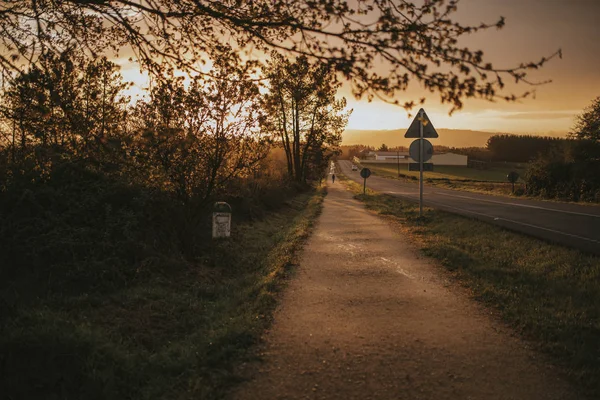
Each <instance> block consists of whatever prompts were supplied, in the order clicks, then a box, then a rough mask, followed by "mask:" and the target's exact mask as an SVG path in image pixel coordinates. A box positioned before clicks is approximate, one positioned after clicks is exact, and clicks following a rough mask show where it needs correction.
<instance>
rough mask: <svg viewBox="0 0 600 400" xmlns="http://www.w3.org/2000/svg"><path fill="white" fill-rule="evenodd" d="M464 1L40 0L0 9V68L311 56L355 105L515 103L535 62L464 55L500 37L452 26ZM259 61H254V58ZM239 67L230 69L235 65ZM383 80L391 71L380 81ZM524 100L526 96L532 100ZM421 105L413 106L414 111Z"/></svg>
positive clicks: (193, 65) (153, 66)
mask: <svg viewBox="0 0 600 400" xmlns="http://www.w3.org/2000/svg"><path fill="white" fill-rule="evenodd" d="M458 4H459V0H430V1H427V2H424V3H422V2H416V1H405V0H390V1H380V0H359V1H356V2H350V1H347V0H328V1H314V0H301V1H298V0H278V1H272V0H257V1H251V2H248V1H240V0H225V1H218V2H214V1H197V0H178V1H171V0H153V1H147V2H132V1H128V0H112V1H108V0H96V1H86V0H67V1H51V0H40V1H34V2H10V3H7V4H5V5H3V6H2V12H1V13H0V29H1V30H2V38H3V40H2V42H1V46H2V51H0V65H1V66H2V67H3V68H4V69H8V70H12V71H14V70H19V69H20V68H21V67H22V66H23V65H28V64H30V63H36V62H38V60H39V58H40V57H43V54H45V53H46V52H48V51H51V52H55V53H61V52H63V51H65V50H69V49H77V51H78V52H80V53H81V54H82V55H84V56H86V57H91V58H96V57H97V56H98V55H99V54H102V53H103V52H107V51H109V50H112V52H113V53H119V52H121V53H124V54H126V55H130V54H133V57H132V58H134V59H135V60H137V61H139V62H140V63H141V64H142V65H143V66H145V67H147V68H149V69H150V70H152V71H155V72H160V71H161V69H162V67H163V66H164V63H169V64H170V65H171V66H172V67H176V68H178V69H182V70H193V69H196V70H198V64H201V63H203V62H205V61H206V60H207V55H208V54H209V53H211V52H213V51H218V52H221V51H222V52H228V51H229V50H230V49H231V48H232V46H233V48H234V50H245V51H246V52H247V53H248V54H249V55H250V56H251V57H254V58H255V59H256V58H258V57H257V56H256V55H252V50H253V49H258V50H259V51H261V52H263V53H268V52H269V51H271V50H276V51H277V52H279V53H280V54H287V55H295V56H300V55H303V56H306V57H309V58H310V59H312V60H313V61H315V60H319V61H321V62H323V63H325V64H327V65H329V66H330V67H331V68H332V69H333V70H335V71H337V72H339V73H340V74H341V75H343V76H344V78H345V79H347V80H348V81H349V82H350V83H351V86H352V92H353V93H354V95H356V96H358V97H360V96H364V95H366V96H367V97H368V98H369V99H370V98H373V97H374V96H379V97H381V98H383V99H385V100H387V101H390V102H394V103H398V101H397V100H396V95H397V93H398V92H401V91H403V90H405V89H406V88H407V87H408V85H409V84H410V82H412V81H416V82H419V83H421V84H422V85H423V87H424V88H425V89H427V90H429V91H431V92H438V93H439V94H440V98H441V101H442V102H443V103H449V104H450V105H451V106H452V109H453V110H454V109H458V108H461V107H462V104H463V100H464V99H465V98H470V97H479V98H484V99H488V100H492V99H496V98H504V99H506V100H509V101H510V100H515V99H516V98H518V97H520V96H515V95H514V94H506V93H503V88H504V80H505V79H506V78H509V79H511V80H516V81H517V82H519V81H524V82H529V81H528V76H527V73H528V72H529V71H531V70H535V69H537V68H539V67H541V66H542V65H544V64H545V63H546V62H547V61H548V60H549V59H550V58H552V57H554V56H557V55H560V51H558V52H557V53H555V54H554V55H552V56H550V57H543V58H541V59H540V60H539V61H538V62H527V63H521V64H519V65H516V66H514V67H512V68H496V67H494V66H493V65H492V64H491V63H489V62H487V61H486V60H485V58H484V56H483V52H482V51H481V50H471V49H468V48H465V47H464V46H462V45H461V42H462V41H463V38H464V37H466V36H468V35H471V34H474V33H476V32H479V31H482V30H486V29H493V28H502V27H503V26H504V23H505V22H504V19H503V18H500V19H499V20H498V21H497V22H493V23H490V24H486V23H481V24H479V25H474V26H468V25H462V24H460V23H458V22H456V21H454V20H453V18H454V14H455V13H456V11H457V9H458ZM254 54H257V52H254ZM231 61H233V60H231ZM378 71H384V72H383V73H380V72H378ZM524 95H527V93H525V94H524ZM414 104H415V102H414V101H406V102H405V103H404V106H405V107H407V108H409V107H412V106H413V105H414Z"/></svg>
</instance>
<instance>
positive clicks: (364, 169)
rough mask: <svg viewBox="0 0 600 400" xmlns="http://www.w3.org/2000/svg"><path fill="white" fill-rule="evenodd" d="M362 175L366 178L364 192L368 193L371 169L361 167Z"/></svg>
mask: <svg viewBox="0 0 600 400" xmlns="http://www.w3.org/2000/svg"><path fill="white" fill-rule="evenodd" d="M360 176H361V177H362V178H363V179H364V180H365V181H364V183H363V194H366V193H367V178H368V177H370V176H371V170H370V169H369V168H363V169H361V170H360Z"/></svg>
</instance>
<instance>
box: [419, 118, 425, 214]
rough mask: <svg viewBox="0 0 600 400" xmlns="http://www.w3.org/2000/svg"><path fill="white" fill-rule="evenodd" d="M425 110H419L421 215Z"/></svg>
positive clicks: (421, 206)
mask: <svg viewBox="0 0 600 400" xmlns="http://www.w3.org/2000/svg"><path fill="white" fill-rule="evenodd" d="M423 112H424V111H423V110H421V111H420V112H419V114H420V115H419V116H420V117H421V118H420V119H419V121H420V123H419V125H420V128H421V129H420V138H421V140H420V141H419V142H420V143H419V217H422V216H423V158H425V157H424V155H423Z"/></svg>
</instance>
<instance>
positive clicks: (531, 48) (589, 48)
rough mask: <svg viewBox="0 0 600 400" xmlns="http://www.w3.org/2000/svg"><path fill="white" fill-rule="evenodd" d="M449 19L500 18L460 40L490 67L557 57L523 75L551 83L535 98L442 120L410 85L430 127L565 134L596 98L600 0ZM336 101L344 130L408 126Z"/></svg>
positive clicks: (484, 5)
mask: <svg viewBox="0 0 600 400" xmlns="http://www.w3.org/2000/svg"><path fill="white" fill-rule="evenodd" d="M417 1H419V0H417ZM455 16H456V18H457V19H458V20H459V21H460V22H462V23H471V24H475V25H477V24H479V23H480V22H488V23H489V22H495V21H497V20H498V18H499V17H500V16H504V17H505V18H506V26H505V27H504V28H503V29H501V30H496V29H491V30H489V31H486V32H480V33H477V34H474V35H472V36H470V37H469V38H468V39H467V40H466V41H465V42H464V44H465V45H467V46H469V47H470V48H471V49H481V50H483V51H484V56H485V59H486V60H488V61H491V62H493V63H494V65H495V67H498V68H504V67H514V66H516V65H518V64H519V63H521V62H527V61H538V60H539V59H540V58H541V57H542V56H549V55H551V54H552V53H554V52H555V51H556V50H558V49H559V48H560V49H562V51H563V59H554V60H552V61H551V62H550V63H548V64H546V66H545V67H544V68H543V69H542V70H540V71H536V72H535V73H533V74H531V75H530V79H532V80H536V81H545V80H548V79H552V80H553V82H552V83H549V84H545V85H542V86H538V87H536V88H535V89H536V92H537V93H536V97H535V99H532V98H528V99H525V100H522V101H519V102H517V103H506V102H496V103H491V102H487V101H482V100H471V101H467V102H466V103H465V106H464V108H463V110H461V111H458V112H455V113H454V114H453V115H452V116H449V115H448V112H449V110H450V106H448V105H441V104H440V102H439V100H438V96H437V95H436V94H431V93H429V92H425V91H423V90H421V88H420V87H419V85H418V84H414V85H412V87H411V88H410V89H409V90H408V91H407V92H405V93H401V94H400V95H399V96H398V100H399V101H400V102H401V103H403V102H405V101H407V100H411V99H412V100H417V99H419V98H421V97H424V96H425V97H426V99H427V102H426V103H425V106H424V108H425V110H426V111H427V113H428V115H429V117H430V118H431V120H432V122H433V123H434V125H435V126H436V127H439V128H453V129H472V130H486V131H499V132H514V133H548V132H554V133H558V132H561V133H566V132H568V131H569V130H570V128H571V127H572V126H573V123H574V118H575V116H576V115H577V114H578V113H581V111H582V109H583V108H584V107H586V106H588V105H589V104H590V103H591V101H592V100H593V99H594V98H596V97H598V96H600V22H599V21H597V18H598V16H600V0H461V1H460V3H459V10H458V12H457V13H456V14H455ZM123 61H124V60H123ZM121 65H122V67H123V69H122V72H123V75H124V77H125V79H126V80H129V81H136V82H138V85H137V86H138V89H137V92H139V87H143V86H146V84H145V83H141V82H144V81H145V79H141V77H140V73H139V70H138V68H139V67H137V66H133V65H131V64H129V63H127V62H123V63H122V64H121ZM513 89H514V90H513V91H512V92H513V93H515V94H519V93H522V92H525V91H529V90H531V89H532V87H530V86H527V85H524V84H520V85H518V86H516V87H514V88H513ZM132 92H133V93H135V92H136V89H135V88H134V89H133V90H132ZM340 95H343V96H345V97H346V98H347V100H348V105H349V107H351V108H353V109H354V112H353V114H352V116H351V117H350V120H349V123H348V129H397V128H406V127H407V126H408V125H409V124H410V120H409V118H408V117H407V112H406V111H405V110H404V109H402V108H400V107H397V106H392V105H389V104H385V103H381V102H377V101H373V102H371V103H368V102H367V101H366V100H360V101H357V100H355V99H354V98H353V96H352V95H351V94H350V91H349V90H348V89H347V88H346V87H345V88H343V89H342V91H341V92H340ZM413 111H417V109H415V110H413ZM411 119H412V118H411Z"/></svg>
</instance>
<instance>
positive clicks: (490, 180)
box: [361, 161, 525, 196]
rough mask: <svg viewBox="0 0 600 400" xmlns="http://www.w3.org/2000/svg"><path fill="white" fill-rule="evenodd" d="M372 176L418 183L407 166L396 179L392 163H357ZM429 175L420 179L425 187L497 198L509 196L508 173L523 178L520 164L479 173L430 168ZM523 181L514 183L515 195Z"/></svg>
mask: <svg viewBox="0 0 600 400" xmlns="http://www.w3.org/2000/svg"><path fill="white" fill-rule="evenodd" d="M361 164H362V165H363V166H365V167H368V168H369V169H370V170H371V171H372V172H373V173H374V174H376V175H379V176H382V177H386V178H393V179H407V180H418V179H419V172H418V171H408V165H406V164H400V176H398V166H397V165H396V164H380V163H369V162H368V161H367V162H365V161H361ZM433 168H434V171H433V172H427V171H425V172H423V177H424V178H425V181H426V182H427V184H428V185H433V186H440V187H445V188H449V189H458V190H464V191H470V192H477V193H492V194H497V195H504V196H511V195H513V194H512V184H511V183H510V182H508V181H507V178H506V176H507V175H508V173H509V172H510V171H516V172H517V173H519V175H521V176H522V175H523V174H524V171H525V167H524V164H506V165H505V164H501V165H493V166H492V167H491V168H490V169H487V170H480V169H476V168H468V167H463V166H453V165H434V167H433ZM523 185H524V182H523V180H522V179H521V178H519V180H518V182H517V183H515V192H516V193H521V192H523V191H524V186H523Z"/></svg>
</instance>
